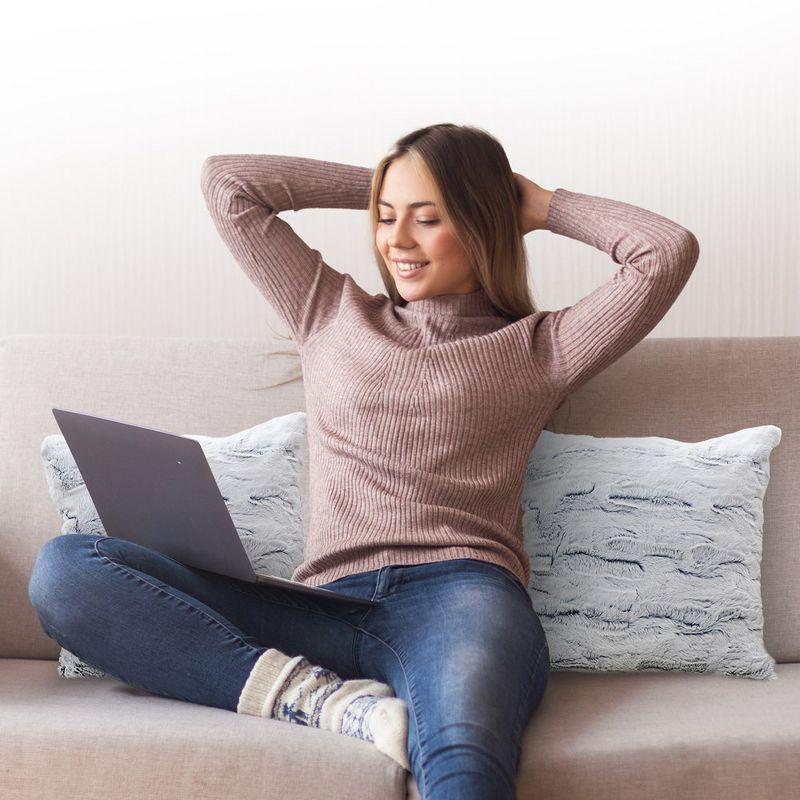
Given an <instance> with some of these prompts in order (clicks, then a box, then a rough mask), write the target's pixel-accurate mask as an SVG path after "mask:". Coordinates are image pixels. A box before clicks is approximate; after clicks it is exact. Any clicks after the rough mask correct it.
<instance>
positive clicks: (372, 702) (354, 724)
mask: <svg viewBox="0 0 800 800" xmlns="http://www.w3.org/2000/svg"><path fill="white" fill-rule="evenodd" d="M381 699H382V698H380V697H376V696H375V695H362V696H361V697H356V699H355V700H353V702H352V703H350V704H349V705H348V706H347V708H346V709H345V712H344V716H343V717H342V733H344V734H345V735H346V736H355V737H357V738H359V739H366V740H367V741H368V742H374V741H375V738H374V736H373V733H372V727H371V726H370V717H371V716H372V712H373V711H374V710H375V706H377V705H378V702H379V701H380V700H381Z"/></svg>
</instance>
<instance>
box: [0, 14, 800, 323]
mask: <svg viewBox="0 0 800 800" xmlns="http://www.w3.org/2000/svg"><path fill="white" fill-rule="evenodd" d="M790 9H791V5H790V4H789V3H788V2H785V3H775V2H773V3H769V2H743V1H742V0H731V1H729V2H726V3H721V2H713V3H710V2H705V3H704V2H698V1H695V2H684V0H680V2H670V3H666V4H665V3H658V4H649V3H641V2H638V1H637V2H632V1H630V0H626V1H625V2H613V0H612V1H611V2H607V3H596V2H594V3H588V2H587V3H584V2H582V3H576V2H557V3H548V4H539V3H528V4H519V3H511V2H491V3H482V4H474V5H473V4H467V3H452V2H446V3H445V2H439V3H436V2H434V3H432V4H430V3H422V2H417V0H414V1H413V2H412V1H411V0H407V1H406V2H400V1H399V0H394V1H393V2H375V0H373V1H372V2H369V3H367V2H361V3H354V2H336V3H328V2H325V3H323V2H314V3H308V2H306V3H303V2H297V3H295V2H286V3H284V4H280V5H278V4H272V3H267V2H264V1H263V0H262V1H261V2H257V3H253V2H246V3H244V2H237V3H236V4H232V5H230V4H224V3H221V2H215V3H206V2H204V3H200V4H194V5H192V6H184V5H183V4H180V5H178V4H174V5H170V4H169V3H166V2H159V3H153V2H149V1H148V2H137V3H132V4H130V7H129V8H122V7H117V6H116V4H108V3H100V2H95V3H86V2H79V3H59V4H55V3H52V4H49V5H47V4H46V5H44V6H43V5H42V4H38V5H35V4H34V5H28V4H16V8H15V10H13V11H6V12H5V14H6V16H5V22H4V28H3V31H2V32H1V33H0V75H2V78H1V79H0V80H2V96H1V97H0V99H1V100H2V120H3V122H2V126H1V127H0V145H1V146H0V164H1V166H0V170H1V171H0V181H2V194H1V195H0V204H2V208H1V209H0V213H1V216H0V219H2V236H1V237H0V335H5V334H12V333H65V334H66V333H89V334H91V333H95V334H101V333H107V334H113V335H144V336H209V337H231V338H250V337H261V336H264V337H267V338H269V337H271V335H272V334H271V332H270V330H269V328H268V327H267V321H269V322H270V324H272V325H273V327H275V328H276V329H279V330H281V331H283V332H285V328H284V327H283V326H282V325H281V324H280V322H279V321H278V318H277V317H276V316H275V315H274V312H272V310H271V309H270V308H269V307H268V306H267V305H266V303H265V301H264V300H263V299H262V297H261V295H260V294H259V293H258V291H257V290H256V288H255V287H254V286H252V285H251V284H250V283H249V281H248V280H247V278H246V277H245V275H244V273H243V272H242V271H241V270H240V269H239V267H238V266H237V264H236V262H235V261H234V260H233V258H232V256H231V255H230V254H229V252H228V250H227V249H226V247H225V246H224V244H223V243H222V241H221V239H220V238H219V237H218V235H217V233H216V230H215V229H214V227H213V223H212V222H211V220H210V218H209V216H208V214H207V211H206V208H205V204H204V202H203V199H202V195H201V193H200V187H199V175H200V166H201V164H202V161H203V159H204V158H205V157H206V156H207V155H210V154H212V153H225V152H231V153H232V152H240V153H244V152H249V153H259V152H261V153H281V154H290V155H303V156H307V157H311V158H324V159H329V160H333V161H344V162H348V163H355V164H360V165H364V166H373V165H374V164H375V163H376V162H377V160H378V159H379V158H380V157H381V155H382V154H383V153H384V152H385V151H386V150H387V149H388V148H389V146H390V145H391V143H392V142H393V141H394V140H395V139H396V138H398V137H399V136H401V135H403V134H405V133H407V132H409V131H411V130H413V129H415V128H417V127H421V126H423V125H428V124H431V123H434V122H445V121H447V122H455V123H460V124H473V125H477V126H479V127H482V128H485V129H486V130H488V131H489V132H491V133H492V134H493V135H495V136H496V137H497V138H498V139H499V140H500V141H501V142H502V143H503V145H504V147H505V148H506V152H507V153H508V156H509V159H510V161H511V164H512V167H513V168H514V169H515V171H517V172H522V173H523V174H525V175H528V176H529V177H531V178H532V179H533V180H534V181H536V182H537V183H539V184H540V185H542V186H544V187H545V188H547V189H555V188H558V187H564V188H566V189H570V190H573V191H578V192H585V193H588V194H597V195H602V196H606V197H613V198H615V199H619V200H624V201H626V202H630V203H633V204H635V205H639V206H643V207H645V208H649V209H651V210H653V211H656V212H658V213H660V214H663V215H665V216H668V217H670V218H672V219H674V220H676V221H677V222H680V223H681V224H682V225H685V226H686V227H688V228H689V229H691V230H692V231H693V232H694V233H695V234H696V235H697V237H698V239H699V240H700V247H701V255H700V260H699V262H698V265H697V267H696V269H695V272H694V274H693V276H692V278H691V279H690V281H689V283H688V284H687V286H686V288H685V290H684V292H683V294H682V295H681V296H680V297H679V299H678V301H677V302H676V303H675V305H674V306H673V308H672V309H671V310H670V312H669V313H668V314H667V316H666V317H665V319H664V320H663V321H662V322H661V323H660V324H659V326H658V327H657V328H656V329H655V330H654V331H653V333H652V334H651V335H652V336H782V335H800V314H798V305H799V303H798V287H799V285H800V277H799V275H800V270H799V269H798V266H799V265H798V251H799V250H800V247H798V245H799V244H800V242H799V241H798V238H799V236H798V221H799V220H800V213H798V212H799V210H800V209H799V208H798V205H799V204H798V191H799V189H800V181H799V180H798V178H799V177H800V153H799V152H798V142H800V130H798V106H799V105H800V103H799V102H798V99H799V97H800V64H799V62H798V57H797V48H796V43H797V38H798V37H797V33H798V28H797V25H796V24H790ZM282 217H283V218H284V219H285V220H286V221H287V222H289V223H290V224H291V225H293V226H294V227H295V230H296V231H297V232H298V233H299V234H300V235H301V236H303V237H304V238H305V239H306V241H308V242H309V243H310V244H311V245H312V246H314V247H317V248H318V249H320V250H321V252H322V253H323V254H324V255H325V256H326V258H327V260H328V261H329V263H331V264H332V265H333V266H334V267H336V268H337V269H339V270H340V271H343V272H349V273H350V274H351V275H352V276H353V277H354V278H355V279H356V280H357V281H358V282H359V283H360V284H361V285H362V286H364V287H365V288H366V289H368V290H369V291H371V292H377V291H381V290H382V285H381V283H380V280H379V277H378V274H377V269H376V267H375V265H374V263H373V261H372V255H371V251H370V246H369V240H368V237H369V228H368V222H367V219H366V213H365V212H359V211H349V210H348V211H342V210H331V209H328V210H304V211H301V212H296V213H294V212H285V213H283V214H282ZM526 241H527V244H528V247H529V249H530V255H531V263H532V285H533V287H534V292H535V297H536V299H537V300H538V302H539V304H540V306H541V307H542V308H558V307H561V306H564V305H569V304H571V303H573V302H575V301H576V300H578V299H579V298H580V297H581V296H583V295H584V294H586V293H588V292H589V291H591V290H592V289H593V288H595V287H596V286H598V285H599V284H600V283H602V282H603V281H604V280H606V279H607V278H608V277H610V275H611V274H612V272H613V270H614V269H615V268H616V267H615V265H614V264H613V262H611V260H610V259H609V258H608V256H606V255H604V254H602V253H600V252H599V251H596V250H594V249H593V248H590V247H588V246H587V245H584V244H582V243H579V242H574V241H571V240H568V239H565V238H564V237H559V236H555V235H554V234H552V233H549V232H541V231H540V232H534V233H532V234H529V235H528V237H527V239H526Z"/></svg>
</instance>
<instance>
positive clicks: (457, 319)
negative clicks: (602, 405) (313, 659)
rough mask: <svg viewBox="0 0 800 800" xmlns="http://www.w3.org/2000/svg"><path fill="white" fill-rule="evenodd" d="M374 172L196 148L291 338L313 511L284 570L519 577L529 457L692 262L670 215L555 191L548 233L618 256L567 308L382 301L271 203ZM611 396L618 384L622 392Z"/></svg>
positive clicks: (318, 194) (231, 240) (218, 216)
mask: <svg viewBox="0 0 800 800" xmlns="http://www.w3.org/2000/svg"><path fill="white" fill-rule="evenodd" d="M371 178H372V169H370V168H367V167H359V166H352V165H348V164H342V163H338V162H332V161H320V160H316V159H310V158H301V157H293V156H281V155H218V156H211V157H209V158H207V159H206V161H205V162H204V164H203V169H202V179H201V184H202V190H203V194H204V196H205V199H206V203H207V205H208V208H209V211H210V213H211V216H212V218H213V220H214V223H215V225H216V227H217V229H218V231H219V233H220V235H221V236H222V238H223V240H224V241H225V243H226V244H227V246H228V247H229V249H230V250H231V252H232V253H233V255H234V257H235V258H236V260H237V262H238V263H239V264H240V266H241V267H242V268H243V269H244V271H245V273H246V274H247V276H248V277H249V278H250V280H251V281H252V282H253V283H254V284H255V286H256V287H257V288H258V289H259V291H260V292H261V293H262V294H263V296H264V297H265V298H266V299H267V300H268V301H269V302H270V304H271V305H272V306H273V307H274V308H275V310H276V312H277V313H278V314H279V315H280V317H281V319H282V320H283V321H284V322H285V324H286V325H287V326H288V328H289V330H290V332H291V335H292V337H293V338H294V340H295V342H296V343H297V345H298V348H299V352H300V357H301V363H302V368H303V381H304V388H305V395H306V411H307V414H308V444H309V455H310V464H309V481H310V490H311V498H310V521H309V529H308V535H307V541H306V544H305V552H304V559H303V561H302V563H301V564H300V565H299V566H298V567H297V569H296V570H295V572H294V574H293V576H292V577H293V579H294V580H297V581H302V582H304V583H306V584H309V585H315V586H318V585H320V584H322V583H327V582H329V581H333V580H336V579H337V578H341V577H344V576H346V575H349V574H351V573H355V572H365V571H368V570H374V569H377V568H378V567H381V566H384V565H389V564H405V565H407V564H421V563H426V562H431V561H441V560H445V559H455V558H474V559H479V560H482V561H487V562H490V563H494V564H499V565H501V566H504V567H506V568H507V569H509V570H511V571H512V572H513V573H514V574H515V575H516V576H517V577H518V578H519V580H520V581H521V582H522V584H523V586H526V587H527V586H528V585H529V579H530V561H529V558H528V555H527V553H526V551H525V548H524V546H523V538H522V511H521V506H520V499H521V493H522V485H523V481H524V475H525V467H526V464H527V461H528V458H529V457H530V453H531V450H532V449H533V446H534V445H535V443H536V440H537V438H538V436H539V434H540V432H541V430H542V427H543V426H544V424H545V422H547V420H548V418H549V417H550V416H551V414H552V413H553V411H554V410H555V409H556V408H557V406H558V405H559V404H560V403H561V402H562V401H563V399H564V398H565V396H566V395H568V394H570V393H571V392H573V391H575V390H576V389H577V388H579V387H580V386H581V385H583V384H584V383H585V382H586V381H588V380H589V379H590V378H592V377H593V376H594V375H596V374H597V373H599V372H600V371H601V370H603V369H604V368H605V367H607V366H609V365H610V364H611V363H612V362H614V361H615V360H616V359H618V358H619V357H620V356H622V355H623V354H624V353H625V352H627V351H628V350H630V349H631V348H632V347H633V346H634V345H635V344H637V343H638V342H639V341H641V340H642V339H643V338H644V337H645V336H646V335H647V334H648V333H649V332H650V331H651V330H652V329H653V328H654V327H655V326H656V325H657V324H658V322H659V321H660V320H661V319H662V317H663V316H664V315H665V314H666V312H667V310H668V309H669V308H670V306H671V305H672V304H673V302H674V301H675V299H676V298H677V296H678V295H679V294H680V292H681V290H682V289H683V287H684V285H685V284H686V282H687V280H688V279H689V276H690V275H691V273H692V270H693V268H694V266H695V263H696V262H697V259H698V256H699V245H698V241H697V238H696V237H695V236H694V234H692V233H691V232H690V231H689V230H687V229H686V228H684V227H682V226H681V225H679V224H677V223H676V222H672V221H671V220H669V219H667V218H665V217H663V216H661V215H659V214H656V213H653V212H651V211H647V210H645V209H642V208H638V207H637V206H633V205H630V204H628V203H623V202H620V201H617V200H611V199H608V198H604V197H596V196H593V195H586V194H579V193H577V192H571V191H568V190H566V189H556V191H555V193H554V194H553V197H552V199H551V202H550V209H549V214H548V218H547V222H546V227H547V229H548V230H550V231H552V232H553V233H556V234H559V235H562V236H567V237H569V238H572V239H576V240H578V241H581V242H584V243H585V244H589V245H591V246H593V247H595V248H597V249H599V250H602V251H603V252H605V253H607V254H608V255H609V256H610V257H611V259H612V261H613V262H614V263H616V264H618V265H620V266H619V268H618V269H617V270H616V272H615V273H614V274H613V275H612V276H611V277H610V279H609V280H608V281H606V282H605V283H604V284H602V285H601V286H599V287H598V288H597V289H595V290H594V291H593V292H591V293H589V294H588V295H586V296H585V297H584V298H582V299H581V300H580V301H578V302H577V303H575V304H574V305H572V306H568V307H566V308H562V309H560V310H557V311H539V312H537V313H534V314H531V315H529V316H527V317H523V318H522V319H519V320H516V321H514V322H509V321H508V319H506V318H505V317H503V316H502V315H501V314H500V313H499V311H498V310H497V309H496V308H495V306H494V305H493V303H492V301H491V300H490V298H489V297H488V295H487V294H486V293H485V292H484V290H483V289H480V290H478V291H477V292H473V293H471V294H448V295H437V296H435V297H430V298H426V299H422V300H414V301H411V302H409V303H407V304H406V305H405V306H395V305H394V303H393V302H392V301H391V299H390V298H388V297H386V296H385V295H384V294H374V295H370V294H368V293H367V292H366V291H365V290H364V289H362V288H361V287H360V286H359V285H358V284H356V283H355V282H354V281H353V279H352V277H351V276H350V275H349V274H342V273H341V272H340V271H337V270H336V269H334V268H332V267H331V266H330V265H328V264H327V263H326V262H325V261H324V260H323V258H322V255H321V254H320V252H319V251H318V250H316V249H313V248H311V247H310V246H308V245H307V244H306V243H305V242H304V241H303V240H302V239H301V238H300V237H299V236H298V235H297V234H296V233H295V232H294V230H293V229H292V227H291V226H290V225H289V224H288V223H287V222H285V221H284V220H282V219H281V218H280V217H279V216H278V213H279V212H280V211H284V210H288V209H292V210H295V211H297V210H300V209H303V208H352V209H362V210H365V209H367V207H368V201H369V191H370V183H371ZM620 392H621V397H624V395H623V393H624V387H620Z"/></svg>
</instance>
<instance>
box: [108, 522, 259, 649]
mask: <svg viewBox="0 0 800 800" xmlns="http://www.w3.org/2000/svg"><path fill="white" fill-rule="evenodd" d="M100 538H102V537H98V539H100ZM98 544H99V542H95V543H94V550H95V553H97V555H98V556H99V557H100V558H102V559H103V560H104V561H107V562H108V563H109V564H111V565H112V566H115V567H117V568H118V569H121V570H122V571H123V572H125V573H126V574H128V575H130V576H131V577H133V578H136V580H138V581H140V582H141V583H144V584H146V585H147V586H152V587H153V588H154V589H157V590H158V591H160V592H163V593H164V594H166V595H167V596H168V597H171V598H172V599H173V600H177V601H178V602H179V603H182V604H183V605H185V606H187V607H188V608H191V609H194V610H195V611H199V612H200V613H201V614H202V615H203V616H204V617H206V619H208V620H209V621H210V622H213V623H214V624H215V625H217V626H218V627H219V628H221V629H222V630H224V631H225V632H226V633H227V634H228V635H229V636H231V637H232V638H234V639H236V640H238V641H239V642H241V643H242V644H243V645H245V646H246V647H250V648H253V646H252V645H251V644H250V643H249V642H247V641H245V640H244V639H242V637H241V636H239V635H238V634H237V633H234V632H233V631H232V630H231V629H230V628H228V627H227V626H226V625H223V624H222V623H221V622H220V621H219V620H218V619H214V617H212V616H209V615H208V614H207V613H206V612H205V611H203V609H202V608H198V607H197V606H195V605H192V604H191V603H187V602H186V601H185V600H184V599H183V598H182V597H178V596H177V595H175V594H172V592H169V591H167V590H166V589H165V588H164V587H163V586H158V585H156V584H155V583H151V582H150V581H148V580H145V579H144V578H143V577H142V576H141V575H137V574H136V573H135V572H132V571H131V570H130V569H128V568H127V566H126V565H125V564H121V563H120V562H119V561H114V559H113V558H109V557H108V556H107V555H105V554H104V553H101V552H100V551H99V550H98V549H97V545H98ZM198 602H202V601H198ZM253 649H255V648H253Z"/></svg>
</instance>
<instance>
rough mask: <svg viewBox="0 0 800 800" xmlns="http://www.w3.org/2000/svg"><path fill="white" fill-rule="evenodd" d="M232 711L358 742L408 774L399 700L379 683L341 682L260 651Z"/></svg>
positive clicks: (404, 711)
mask: <svg viewBox="0 0 800 800" xmlns="http://www.w3.org/2000/svg"><path fill="white" fill-rule="evenodd" d="M236 711H237V712H238V713H240V714H252V715H254V716H260V717H269V718H271V719H277V720H283V721H284V722H294V723H295V724H297V725H309V726H311V727H315V728H323V729H325V730H329V731H334V732H336V733H343V734H345V735H346V736H354V737H356V738H358V739H364V740H366V741H368V742H373V743H374V744H375V746H376V747H377V748H378V750H380V751H381V752H382V753H385V754H386V755H387V756H389V757H390V758H393V759H394V760H395V761H396V762H397V763H398V764H400V766H402V767H403V768H404V769H407V770H409V771H410V769H411V768H410V766H409V763H408V755H407V736H408V707H407V705H406V702H405V700H403V699H401V698H399V697H395V696H394V691H393V690H392V688H391V687H390V686H388V685H387V684H385V683H380V682H378V681H372V680H366V679H365V680H350V681H346V680H342V678H340V677H339V676H338V675H337V674H336V673H335V672H331V670H328V669H325V668H324V667H320V666H317V665H315V664H311V663H310V662H309V661H308V659H306V658H305V657H304V656H302V655H298V656H294V657H291V656H287V655H286V654H285V653H282V652H280V650H275V649H274V648H268V649H267V650H266V651H264V653H262V655H261V657H260V658H259V659H258V661H256V663H255V666H254V667H253V669H252V671H251V672H250V675H249V676H248V678H247V681H246V682H245V685H244V687H243V688H242V692H241V694H240V696H239V703H238V706H237V708H236Z"/></svg>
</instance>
